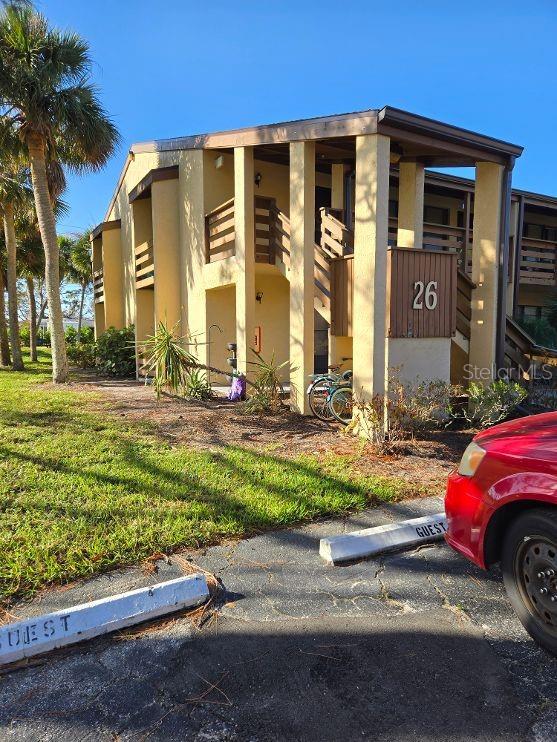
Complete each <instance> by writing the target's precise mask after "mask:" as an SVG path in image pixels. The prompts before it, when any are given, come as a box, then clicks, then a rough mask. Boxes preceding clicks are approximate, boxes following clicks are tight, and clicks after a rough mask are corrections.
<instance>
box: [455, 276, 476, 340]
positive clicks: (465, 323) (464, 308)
mask: <svg viewBox="0 0 557 742" xmlns="http://www.w3.org/2000/svg"><path fill="white" fill-rule="evenodd" d="M473 288H474V284H473V283H472V281H471V280H470V279H469V278H468V276H467V275H466V273H464V271H462V270H459V271H458V274H457V281H456V329H457V330H458V332H460V333H461V335H463V336H464V337H465V338H466V339H467V340H470V321H471V319H472V289H473Z"/></svg>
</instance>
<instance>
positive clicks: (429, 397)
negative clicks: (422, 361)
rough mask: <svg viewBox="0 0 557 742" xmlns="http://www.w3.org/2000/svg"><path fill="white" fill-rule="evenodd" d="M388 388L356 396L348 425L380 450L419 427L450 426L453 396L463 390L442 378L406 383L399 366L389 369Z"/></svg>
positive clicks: (424, 428)
mask: <svg viewBox="0 0 557 742" xmlns="http://www.w3.org/2000/svg"><path fill="white" fill-rule="evenodd" d="M388 389H389V391H388V394H387V396H386V397H385V396H383V395H379V394H378V395H375V396H374V397H373V399H372V400H366V401H364V400H360V399H358V398H357V397H356V398H355V400H354V404H353V410H354V416H353V419H352V421H351V422H349V423H348V425H347V426H346V428H345V429H344V430H345V432H348V433H351V434H355V435H358V436H359V437H361V438H363V439H364V440H366V441H367V442H368V443H371V444H372V445H373V446H374V447H376V448H378V449H380V450H388V449H390V448H392V447H393V445H394V444H395V443H397V442H398V441H401V440H405V439H407V438H412V437H413V435H414V434H415V433H417V432H418V431H421V430H427V429H432V428H441V427H446V426H447V425H448V424H449V423H450V422H451V420H452V411H451V400H452V399H453V397H454V396H456V395H457V394H458V393H459V392H460V391H461V390H460V388H459V387H455V386H452V385H451V384H448V383H447V382H445V381H442V380H441V379H434V380H431V381H420V382H417V383H416V384H404V383H403V382H401V380H400V377H399V369H398V368H393V369H390V370H389V380H388Z"/></svg>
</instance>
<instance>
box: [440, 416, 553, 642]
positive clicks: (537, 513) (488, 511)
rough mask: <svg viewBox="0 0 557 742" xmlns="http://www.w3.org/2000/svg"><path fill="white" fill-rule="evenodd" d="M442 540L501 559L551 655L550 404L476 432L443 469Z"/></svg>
mask: <svg viewBox="0 0 557 742" xmlns="http://www.w3.org/2000/svg"><path fill="white" fill-rule="evenodd" d="M445 509H446V512H447V518H448V531H447V535H446V539H447V542H448V543H449V544H450V546H452V547H453V548H454V549H456V550H457V551H459V552H460V553H461V554H463V555H464V556H465V557H467V558H468V559H470V560H471V561H473V562H474V563H475V564H477V565H478V566H480V567H482V568H483V569H488V568H489V567H490V566H491V565H493V564H496V563H498V562H500V563H501V569H502V572H503V580H504V584H505V589H506V591H507V594H508V596H509V599H510V601H511V603H512V605H513V607H514V609H515V611H516V613H517V614H518V617H519V618H520V620H521V621H522V624H523V625H524V627H525V628H526V630H527V631H528V633H529V634H530V635H531V636H532V637H533V638H534V639H535V640H536V641H537V642H538V643H539V644H541V645H542V646H543V647H545V649H547V650H548V651H550V652H551V653H552V654H555V655H557V412H550V413H547V414H543V415H532V416H531V417H524V418H521V419H519V420H511V421H509V422H506V423H503V424H501V425H496V426H495V427H493V428H490V429H489V430H485V431H483V432H481V433H479V434H478V435H477V436H476V437H475V438H474V439H473V441H472V442H471V443H470V445H469V446H468V448H467V449H466V451H465V452H464V454H463V456H462V460H461V462H460V465H459V467H458V469H457V470H456V471H454V472H453V473H452V474H451V475H450V477H449V482H448V487H447V495H446V497H445Z"/></svg>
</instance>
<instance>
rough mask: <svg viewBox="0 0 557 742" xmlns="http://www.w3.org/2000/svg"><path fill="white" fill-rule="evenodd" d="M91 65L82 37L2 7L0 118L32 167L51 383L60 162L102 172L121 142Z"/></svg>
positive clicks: (59, 362)
mask: <svg viewBox="0 0 557 742" xmlns="http://www.w3.org/2000/svg"><path fill="white" fill-rule="evenodd" d="M91 64H92V63H91V58H90V55H89V47H88V44H87V43H86V42H85V41H84V40H83V39H81V38H80V37H79V36H78V35H77V34H74V33H70V32H65V31H59V30H58V29H54V28H50V27H49V25H48V22H47V21H46V19H45V18H44V16H42V15H41V14H40V13H37V12H36V11H35V10H33V9H32V8H30V7H28V6H27V5H25V4H24V5H21V4H20V3H18V4H17V5H15V6H14V5H13V4H12V5H8V6H7V7H6V8H5V9H4V10H3V11H2V13H1V14H0V115H1V116H2V117H3V118H4V119H7V120H8V121H9V122H10V123H12V124H13V125H14V127H15V128H16V130H17V131H18V133H19V135H20V137H21V139H22V141H23V142H24V143H25V145H26V148H27V151H28V155H29V160H30V164H31V179H32V185H33V192H34V196H35V206H36V210H37V218H38V222H39V228H40V232H41V238H42V242H43V247H44V251H45V281H46V290H47V297H48V313H49V320H50V327H51V342H52V365H53V370H52V375H53V381H54V382H55V383H60V382H64V381H66V380H67V379H68V363H67V358H66V346H65V340H64V325H63V317H62V305H61V301H60V266H59V249H58V241H57V235H56V222H55V218H54V211H53V197H54V195H57V194H54V192H53V188H52V184H53V183H56V184H57V185H58V188H59V189H61V188H62V186H63V183H64V174H63V170H62V167H61V164H64V165H67V166H68V167H70V168H71V169H73V170H75V171H77V172H81V171H84V170H87V169H90V170H96V169H99V168H101V167H102V166H103V165H104V164H105V163H106V162H107V160H108V158H109V157H110V156H111V155H112V153H113V152H114V149H115V147H116V145H117V143H118V140H119V135H118V132H117V130H116V127H115V126H114V124H113V123H112V121H111V120H110V118H109V117H108V116H107V114H106V113H105V111H104V109H103V108H102V106H101V105H100V103H99V100H98V98H97V95H96V91H95V89H94V87H93V86H92V85H91V84H90V82H89V76H88V75H89V69H90V67H91ZM49 183H50V187H49ZM59 192H61V191H59Z"/></svg>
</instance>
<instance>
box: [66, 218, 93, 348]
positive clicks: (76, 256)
mask: <svg viewBox="0 0 557 742" xmlns="http://www.w3.org/2000/svg"><path fill="white" fill-rule="evenodd" d="M91 231H92V230H91V229H87V230H86V231H85V232H83V233H82V234H80V235H78V237H76V238H75V240H74V241H73V243H72V246H71V249H70V265H69V269H68V278H69V279H70V280H71V281H73V282H75V283H77V284H78V285H79V287H80V289H81V296H80V299H79V315H78V320H77V342H78V343H79V342H81V326H82V324H83V308H84V305H85V295H86V293H87V288H88V287H89V286H90V285H91V281H92V279H93V273H92V269H91V243H90V237H89V235H90V234H91Z"/></svg>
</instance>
